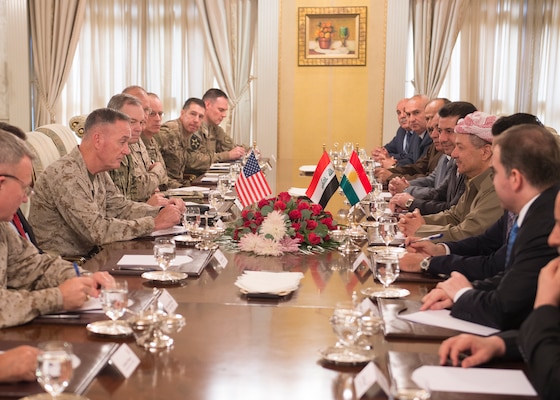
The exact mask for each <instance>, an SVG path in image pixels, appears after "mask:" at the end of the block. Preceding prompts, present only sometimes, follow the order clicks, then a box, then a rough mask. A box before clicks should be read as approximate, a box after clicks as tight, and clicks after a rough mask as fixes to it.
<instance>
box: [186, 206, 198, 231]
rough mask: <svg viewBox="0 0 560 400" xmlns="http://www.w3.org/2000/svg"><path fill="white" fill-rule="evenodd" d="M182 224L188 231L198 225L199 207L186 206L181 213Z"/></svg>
mask: <svg viewBox="0 0 560 400" xmlns="http://www.w3.org/2000/svg"><path fill="white" fill-rule="evenodd" d="M183 226H184V227H185V229H186V230H187V231H188V232H189V233H190V232H191V231H192V230H193V229H196V228H198V227H199V226H200V208H199V207H186V208H185V213H184V214H183Z"/></svg>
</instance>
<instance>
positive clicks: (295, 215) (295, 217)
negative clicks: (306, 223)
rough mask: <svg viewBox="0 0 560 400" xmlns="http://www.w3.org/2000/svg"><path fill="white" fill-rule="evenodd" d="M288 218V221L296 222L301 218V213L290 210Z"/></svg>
mask: <svg viewBox="0 0 560 400" xmlns="http://www.w3.org/2000/svg"><path fill="white" fill-rule="evenodd" d="M288 216H289V217H290V219H291V220H292V221H297V220H298V219H300V218H301V211H299V210H292V211H290V213H289V214H288Z"/></svg>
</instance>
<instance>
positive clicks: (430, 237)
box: [410, 233, 443, 244]
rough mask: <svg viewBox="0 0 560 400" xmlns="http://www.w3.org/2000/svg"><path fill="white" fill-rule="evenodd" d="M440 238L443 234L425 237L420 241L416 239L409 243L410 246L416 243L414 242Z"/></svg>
mask: <svg viewBox="0 0 560 400" xmlns="http://www.w3.org/2000/svg"><path fill="white" fill-rule="evenodd" d="M442 237H443V233H436V234H435V235H430V236H426V237H424V238H422V239H418V240H415V241H413V242H410V244H412V243H416V242H427V241H428V240H436V239H441V238H442Z"/></svg>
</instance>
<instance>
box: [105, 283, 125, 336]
mask: <svg viewBox="0 0 560 400" xmlns="http://www.w3.org/2000/svg"><path fill="white" fill-rule="evenodd" d="M100 300H101V306H102V307H103V311H104V312H105V315H107V316H108V317H109V318H110V319H111V321H113V322H112V324H111V326H110V327H109V328H108V329H109V331H110V332H109V333H111V334H115V335H116V334H118V333H119V332H120V328H119V326H118V325H117V320H118V319H119V318H120V317H122V316H123V315H124V313H125V312H126V310H127V307H128V284H127V282H126V281H115V283H114V284H111V285H110V286H104V287H103V288H101V294H100Z"/></svg>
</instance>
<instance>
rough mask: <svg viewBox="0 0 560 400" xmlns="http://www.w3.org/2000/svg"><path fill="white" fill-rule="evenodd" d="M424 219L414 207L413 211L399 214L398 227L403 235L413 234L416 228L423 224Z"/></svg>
mask: <svg viewBox="0 0 560 400" xmlns="http://www.w3.org/2000/svg"><path fill="white" fill-rule="evenodd" d="M425 223H426V221H425V220H424V217H422V215H420V211H419V210H418V209H415V210H414V211H413V212H410V213H406V214H404V215H401V218H400V219H399V229H400V231H401V232H402V233H403V234H404V235H405V236H407V237H408V236H414V234H415V233H416V231H417V230H418V228H420V227H421V226H422V225H424V224H425Z"/></svg>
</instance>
